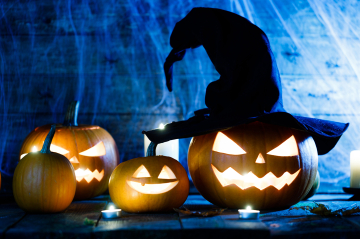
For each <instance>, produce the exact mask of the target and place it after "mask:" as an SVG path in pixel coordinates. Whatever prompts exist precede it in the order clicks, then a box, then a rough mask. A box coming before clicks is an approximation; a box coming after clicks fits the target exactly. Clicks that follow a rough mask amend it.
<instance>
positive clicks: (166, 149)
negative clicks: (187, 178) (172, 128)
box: [144, 124, 179, 161]
mask: <svg viewBox="0 0 360 239" xmlns="http://www.w3.org/2000/svg"><path fill="white" fill-rule="evenodd" d="M159 129H164V125H163V124H160V126H159ZM149 144H150V140H149V139H148V137H147V136H146V135H145V134H144V155H146V151H147V148H148V147H149ZM156 155H163V156H168V157H171V158H174V159H176V160H177V161H179V140H178V139H174V140H170V141H167V142H164V143H161V144H158V145H157V146H156Z"/></svg>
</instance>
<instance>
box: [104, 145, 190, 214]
mask: <svg viewBox="0 0 360 239" xmlns="http://www.w3.org/2000/svg"><path fill="white" fill-rule="evenodd" d="M153 145H154V144H153V143H151V144H150V146H149V147H151V146H153ZM153 149H154V151H153V152H152V153H150V154H148V155H149V156H147V157H141V158H135V159H131V160H128V161H126V162H123V163H121V164H119V165H118V166H117V167H116V169H115V170H114V172H113V173H112V174H111V177H110V181H109V193H110V197H111V200H112V201H113V202H114V203H115V205H116V206H118V207H119V208H121V209H122V210H124V211H126V212H131V213H151V212H167V211H172V210H173V208H177V207H180V206H181V205H182V204H183V203H184V202H185V200H186V198H187V196H188V194H189V179H188V177H187V173H186V171H185V169H184V168H183V166H182V165H181V164H180V163H179V162H178V161H176V160H175V159H173V158H170V157H166V156H155V155H156V154H155V147H154V148H153ZM148 152H149V151H148Z"/></svg>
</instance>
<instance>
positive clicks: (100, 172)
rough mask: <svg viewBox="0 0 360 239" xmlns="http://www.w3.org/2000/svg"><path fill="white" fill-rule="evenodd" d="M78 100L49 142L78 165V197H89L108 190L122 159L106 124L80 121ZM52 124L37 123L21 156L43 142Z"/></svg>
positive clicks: (23, 146) (80, 198) (76, 166)
mask: <svg viewBox="0 0 360 239" xmlns="http://www.w3.org/2000/svg"><path fill="white" fill-rule="evenodd" d="M78 108H79V102H78V101H75V102H72V103H71V104H70V105H69V107H68V110H67V113H66V117H65V121H64V123H63V124H57V125H56V126H57V127H56V135H55V137H54V139H53V141H52V144H51V146H50V150H51V151H52V152H57V153H59V154H62V155H64V156H65V157H67V158H68V159H69V160H70V162H71V163H72V165H73V167H74V169H75V175H76V181H77V187H76V194H75V200H84V199H89V198H92V197H95V196H98V195H100V194H102V193H103V192H105V191H106V189H107V188H108V182H109V178H110V175H111V172H112V171H113V170H114V169H115V167H116V166H117V165H118V163H119V152H118V149H117V146H116V143H115V141H114V139H113V138H112V137H111V135H110V134H109V133H108V132H107V131H106V130H105V129H103V128H101V127H99V126H94V125H78V124H77V114H78ZM49 130H50V125H45V126H41V127H37V128H36V129H35V130H33V131H32V132H31V133H30V134H29V135H28V136H27V137H26V139H25V140H24V142H23V145H22V147H21V150H20V155H19V157H20V160H21V158H23V157H24V156H25V155H26V154H28V153H29V152H31V151H37V149H36V148H39V146H40V145H42V143H43V141H44V139H45V137H46V135H47V133H48V132H49Z"/></svg>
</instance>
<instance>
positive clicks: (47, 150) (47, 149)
mask: <svg viewBox="0 0 360 239" xmlns="http://www.w3.org/2000/svg"><path fill="white" fill-rule="evenodd" d="M55 129H56V125H55V124H53V125H51V129H50V131H49V133H48V135H47V136H46V139H45V141H44V145H43V147H42V149H41V151H40V153H43V154H49V153H51V151H50V145H51V141H52V139H53V138H54V134H55Z"/></svg>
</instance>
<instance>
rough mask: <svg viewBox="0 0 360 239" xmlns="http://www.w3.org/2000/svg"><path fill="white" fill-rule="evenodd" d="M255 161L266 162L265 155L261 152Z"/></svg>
mask: <svg viewBox="0 0 360 239" xmlns="http://www.w3.org/2000/svg"><path fill="white" fill-rule="evenodd" d="M255 163H265V159H264V157H263V156H262V154H261V153H259V155H258V157H257V159H256V161H255Z"/></svg>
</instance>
